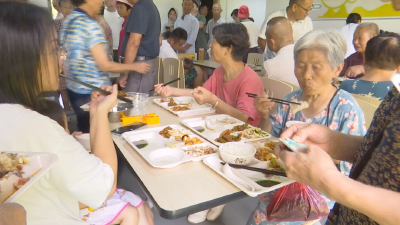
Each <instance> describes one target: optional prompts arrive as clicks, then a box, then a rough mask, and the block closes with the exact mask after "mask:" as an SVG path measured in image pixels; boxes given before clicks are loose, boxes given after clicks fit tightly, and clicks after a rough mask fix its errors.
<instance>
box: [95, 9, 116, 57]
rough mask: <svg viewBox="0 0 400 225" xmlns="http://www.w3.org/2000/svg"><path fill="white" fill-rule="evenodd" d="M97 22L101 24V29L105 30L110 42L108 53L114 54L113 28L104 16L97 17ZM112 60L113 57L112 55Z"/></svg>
mask: <svg viewBox="0 0 400 225" xmlns="http://www.w3.org/2000/svg"><path fill="white" fill-rule="evenodd" d="M96 21H97V23H98V24H99V25H100V27H101V30H102V31H103V34H104V37H105V38H106V40H107V42H108V46H107V47H108V48H107V54H108V55H111V56H112V55H113V36H112V30H111V27H110V25H108V23H107V21H106V20H105V19H104V17H102V16H98V17H96ZM111 61H112V57H111Z"/></svg>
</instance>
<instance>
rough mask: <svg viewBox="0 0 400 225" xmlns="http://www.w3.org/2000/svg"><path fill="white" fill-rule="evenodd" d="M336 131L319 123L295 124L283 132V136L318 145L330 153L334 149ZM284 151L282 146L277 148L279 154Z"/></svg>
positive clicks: (306, 143)
mask: <svg viewBox="0 0 400 225" xmlns="http://www.w3.org/2000/svg"><path fill="white" fill-rule="evenodd" d="M335 134H336V131H332V130H331V129H329V128H328V127H325V126H322V125H318V124H295V125H292V126H290V127H289V128H288V129H287V130H286V131H284V132H283V133H282V134H281V138H282V139H285V138H291V139H293V140H294V141H297V142H299V143H303V144H305V145H316V146H317V147H319V148H321V149H323V150H324V151H326V152H327V153H328V154H329V152H331V151H332V150H333V149H334V141H333V139H334V137H335ZM280 151H282V146H281V145H278V147H277V148H276V152H277V154H280Z"/></svg>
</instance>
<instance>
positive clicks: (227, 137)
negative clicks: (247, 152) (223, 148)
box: [215, 130, 243, 143]
mask: <svg viewBox="0 0 400 225" xmlns="http://www.w3.org/2000/svg"><path fill="white" fill-rule="evenodd" d="M242 136H243V135H242V134H241V133H240V134H239V135H237V136H235V135H232V130H225V131H223V132H222V133H221V135H220V136H219V138H217V139H215V141H216V142H219V143H227V142H239V141H241V140H242Z"/></svg>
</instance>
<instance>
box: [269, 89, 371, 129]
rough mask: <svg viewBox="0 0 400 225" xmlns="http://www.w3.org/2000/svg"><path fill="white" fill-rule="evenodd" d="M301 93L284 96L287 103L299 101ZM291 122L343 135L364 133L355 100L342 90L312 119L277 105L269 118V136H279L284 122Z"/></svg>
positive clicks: (283, 127) (362, 119)
mask: <svg viewBox="0 0 400 225" xmlns="http://www.w3.org/2000/svg"><path fill="white" fill-rule="evenodd" d="M302 95H303V91H302V90H301V89H298V90H295V91H293V92H292V93H290V94H288V95H287V96H285V97H284V98H283V99H284V100H287V101H294V100H297V101H301V96H302ZM328 111H329V115H328ZM291 120H297V121H302V122H306V123H314V124H322V125H326V124H327V125H328V127H329V128H330V129H331V130H336V131H339V132H342V133H345V134H351V135H364V134H365V133H366V130H367V129H366V127H365V118H364V113H363V111H362V109H361V108H360V106H358V104H357V102H356V100H355V99H354V98H353V96H351V94H349V93H348V92H346V91H344V90H339V91H338V92H337V93H336V95H335V96H334V97H333V99H332V102H331V104H330V105H329V109H328V106H327V107H326V108H325V109H324V110H322V111H321V112H320V113H318V114H317V115H316V116H314V117H312V118H307V117H306V116H305V115H304V114H303V112H302V111H299V112H297V113H296V114H294V115H293V111H292V109H290V108H289V107H288V106H287V105H282V104H279V105H278V109H277V111H276V112H275V113H274V114H272V115H271V116H270V121H271V123H272V131H271V134H272V135H274V136H280V135H281V134H282V132H283V131H285V130H286V122H287V121H291Z"/></svg>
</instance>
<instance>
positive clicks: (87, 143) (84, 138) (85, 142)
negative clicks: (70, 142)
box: [75, 133, 90, 151]
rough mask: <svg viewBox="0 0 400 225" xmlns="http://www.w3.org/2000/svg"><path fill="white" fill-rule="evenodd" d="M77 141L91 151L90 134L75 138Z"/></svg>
mask: <svg viewBox="0 0 400 225" xmlns="http://www.w3.org/2000/svg"><path fill="white" fill-rule="evenodd" d="M75 139H76V140H77V141H78V142H79V143H81V145H82V146H83V147H84V148H85V149H86V150H88V151H90V135H89V133H85V134H81V135H78V136H75Z"/></svg>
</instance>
